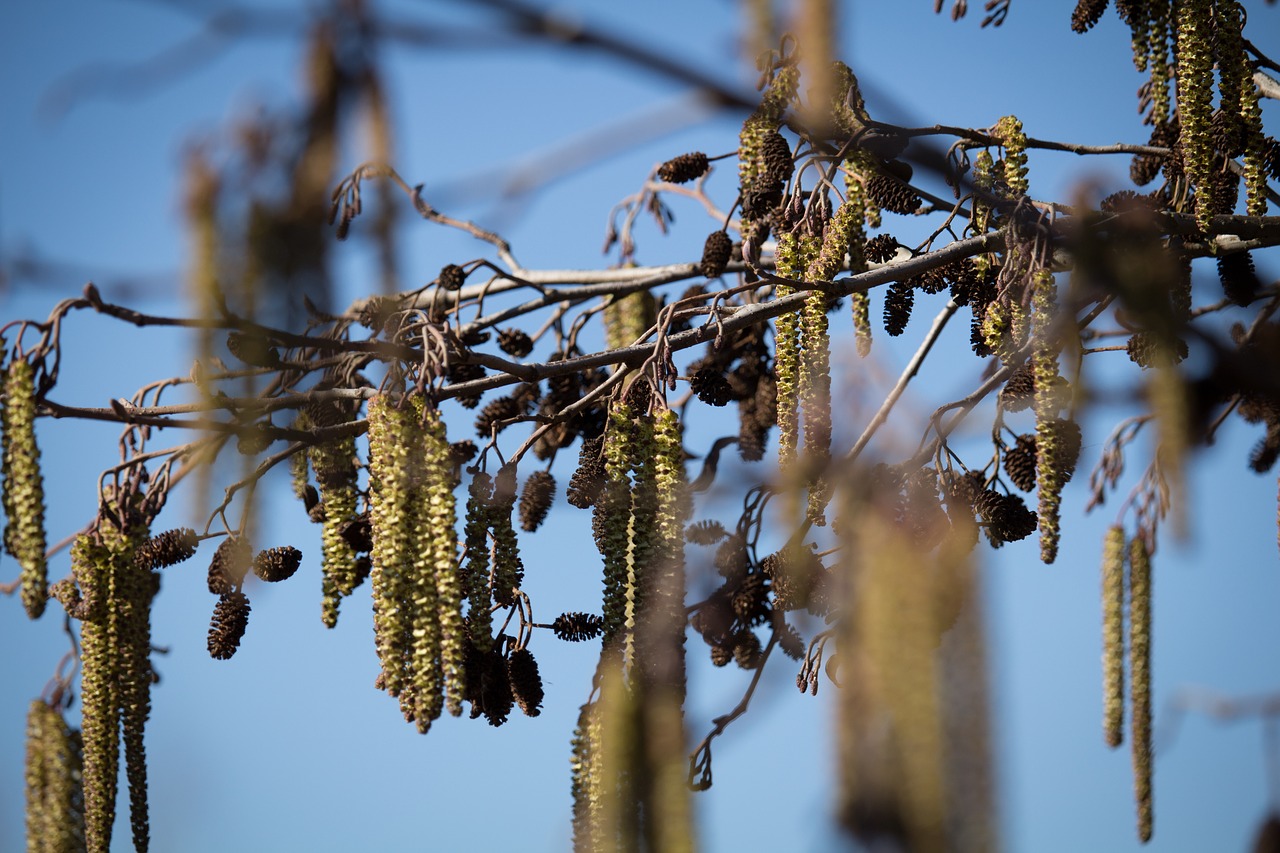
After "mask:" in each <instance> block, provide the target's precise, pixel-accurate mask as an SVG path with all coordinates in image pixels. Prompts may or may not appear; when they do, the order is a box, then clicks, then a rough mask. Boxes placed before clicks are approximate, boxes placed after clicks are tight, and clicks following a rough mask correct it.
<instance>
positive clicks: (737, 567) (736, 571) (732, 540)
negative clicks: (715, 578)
mask: <svg viewBox="0 0 1280 853" xmlns="http://www.w3.org/2000/svg"><path fill="white" fill-rule="evenodd" d="M715 564H716V571H717V572H719V573H720V574H721V575H722V576H723V577H726V578H730V579H732V578H735V577H738V576H739V575H741V574H742V573H744V572H745V571H746V568H747V546H746V543H745V542H743V541H742V537H741V536H736V535H735V536H731V537H729V538H728V539H726V540H725V541H724V542H722V543H721V544H720V547H719V548H717V549H716V556H715Z"/></svg>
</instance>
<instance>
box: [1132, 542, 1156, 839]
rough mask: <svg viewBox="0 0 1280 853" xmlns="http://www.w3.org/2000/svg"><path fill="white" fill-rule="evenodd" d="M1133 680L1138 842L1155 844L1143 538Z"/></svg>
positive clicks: (1135, 590) (1137, 549) (1135, 571)
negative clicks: (1151, 841) (1153, 833)
mask: <svg viewBox="0 0 1280 853" xmlns="http://www.w3.org/2000/svg"><path fill="white" fill-rule="evenodd" d="M1129 677H1130V682H1131V685H1130V688H1129V689H1130V701H1131V704H1132V707H1131V713H1132V715H1133V738H1132V744H1133V792H1134V799H1135V801H1136V804H1137V810H1138V838H1140V839H1141V840H1142V841H1144V842H1145V841H1150V840H1151V832H1152V820H1153V818H1152V791H1151V770H1152V760H1151V555H1150V553H1149V552H1148V549H1147V542H1146V539H1144V538H1143V536H1142V535H1141V534H1139V535H1137V536H1135V537H1134V538H1133V541H1132V542H1131V543H1130V544H1129Z"/></svg>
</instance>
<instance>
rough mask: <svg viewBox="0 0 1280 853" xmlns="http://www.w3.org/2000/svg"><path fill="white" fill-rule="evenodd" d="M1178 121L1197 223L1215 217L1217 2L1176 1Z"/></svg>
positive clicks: (1203, 223) (1206, 0)
mask: <svg viewBox="0 0 1280 853" xmlns="http://www.w3.org/2000/svg"><path fill="white" fill-rule="evenodd" d="M1175 9H1176V11H1177V22H1178V26H1177V78H1178V120H1179V126H1180V127H1181V137H1180V139H1179V141H1180V143H1181V145H1182V156H1183V168H1184V170H1185V171H1186V173H1187V177H1188V178H1189V179H1190V181H1191V183H1192V184H1194V185H1195V189H1196V224H1197V225H1199V226H1200V227H1201V228H1207V227H1208V225H1209V220H1210V218H1211V217H1212V215H1213V197H1212V187H1213V138H1212V135H1211V131H1210V124H1211V122H1212V118H1213V3H1212V2H1210V0H1176V2H1175Z"/></svg>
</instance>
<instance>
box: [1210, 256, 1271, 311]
mask: <svg viewBox="0 0 1280 853" xmlns="http://www.w3.org/2000/svg"><path fill="white" fill-rule="evenodd" d="M1218 280H1219V281H1221V282H1222V292H1223V293H1224V294H1225V295H1226V297H1227V298H1228V299H1230V300H1231V301H1232V302H1234V303H1235V304H1237V305H1241V306H1244V305H1248V304H1249V303H1250V302H1252V301H1253V300H1254V299H1256V298H1257V295H1258V290H1259V289H1261V287H1262V282H1260V281H1258V273H1257V271H1256V270H1255V269H1254V268H1253V257H1252V255H1250V253H1248V252H1236V253H1235V254H1233V255H1223V256H1222V257H1220V258H1218Z"/></svg>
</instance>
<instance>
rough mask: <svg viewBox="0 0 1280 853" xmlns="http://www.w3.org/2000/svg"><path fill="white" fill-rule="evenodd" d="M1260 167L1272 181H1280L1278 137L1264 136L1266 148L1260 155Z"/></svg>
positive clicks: (1279, 140)
mask: <svg viewBox="0 0 1280 853" xmlns="http://www.w3.org/2000/svg"><path fill="white" fill-rule="evenodd" d="M1262 167H1263V168H1264V169H1266V170H1267V174H1268V175H1269V176H1270V177H1271V180H1273V181H1280V139H1274V138H1272V137H1270V136H1268V137H1267V138H1266V149H1265V151H1264V153H1263V155H1262Z"/></svg>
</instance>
